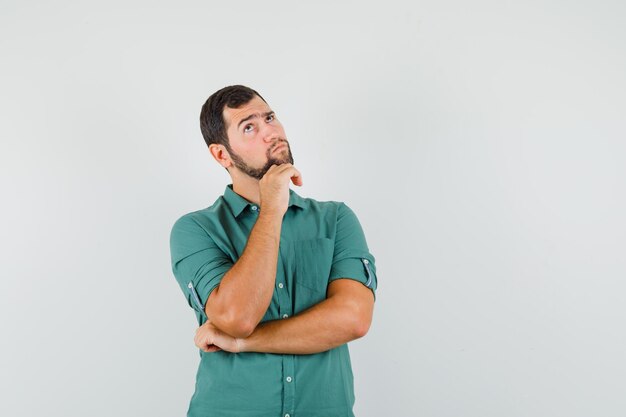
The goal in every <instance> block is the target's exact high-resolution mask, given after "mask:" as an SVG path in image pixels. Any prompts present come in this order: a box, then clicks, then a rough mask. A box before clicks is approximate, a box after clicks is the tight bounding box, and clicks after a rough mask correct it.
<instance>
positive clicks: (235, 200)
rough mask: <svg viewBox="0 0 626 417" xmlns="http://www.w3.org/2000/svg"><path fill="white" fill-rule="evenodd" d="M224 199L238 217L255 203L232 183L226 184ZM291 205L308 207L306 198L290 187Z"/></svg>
mask: <svg viewBox="0 0 626 417" xmlns="http://www.w3.org/2000/svg"><path fill="white" fill-rule="evenodd" d="M224 200H226V203H227V204H228V206H229V207H230V210H231V211H232V213H233V216H235V217H238V216H239V215H240V214H241V212H242V211H243V210H244V209H245V208H246V207H248V206H252V205H255V204H254V203H251V202H250V201H248V200H246V199H245V198H243V197H242V196H240V195H239V194H237V193H236V192H235V191H233V185H232V184H228V185H227V186H226V189H225V190H224ZM291 206H296V207H300V208H302V209H303V208H305V207H306V205H305V203H304V199H303V198H302V197H300V196H299V195H298V194H296V192H295V191H293V190H292V189H289V207H291Z"/></svg>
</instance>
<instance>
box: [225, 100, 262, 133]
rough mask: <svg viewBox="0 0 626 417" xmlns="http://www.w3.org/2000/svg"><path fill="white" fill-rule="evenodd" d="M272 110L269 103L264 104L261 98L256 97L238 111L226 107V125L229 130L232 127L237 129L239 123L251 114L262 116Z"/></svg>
mask: <svg viewBox="0 0 626 417" xmlns="http://www.w3.org/2000/svg"><path fill="white" fill-rule="evenodd" d="M271 110H272V109H270V106H268V105H267V103H266V102H264V101H263V100H262V99H261V98H260V97H259V96H254V98H253V99H252V100H250V101H249V102H247V103H246V104H244V105H243V106H241V107H239V108H238V109H233V108H230V107H228V106H225V107H224V111H223V115H224V122H225V123H226V128H227V129H230V128H231V127H232V126H234V127H235V128H237V124H238V123H239V121H240V120H242V119H245V118H246V117H248V116H250V115H251V114H255V113H258V114H262V113H265V112H268V111H271Z"/></svg>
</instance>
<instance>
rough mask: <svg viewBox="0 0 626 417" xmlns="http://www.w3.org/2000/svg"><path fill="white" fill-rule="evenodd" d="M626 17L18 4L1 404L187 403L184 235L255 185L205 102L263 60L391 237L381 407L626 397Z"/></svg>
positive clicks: (368, 218) (363, 359) (1, 0)
mask: <svg viewBox="0 0 626 417" xmlns="http://www.w3.org/2000/svg"><path fill="white" fill-rule="evenodd" d="M625 18H626V7H625V6H624V3H623V2H620V1H594V2H592V1H590V0H587V1H585V0H583V1H577V0H574V1H564V0H563V1H495V0H493V1H486V0H480V1H472V2H465V1H460V0H456V1H441V0H439V1H434V0H424V1H410V2H409V1H384V2H357V1H332V2H331V1H320V2H306V3H305V2H295V1H291V2H288V1H263V2H260V1H259V2H252V1H238V2H213V1H196V2H178V3H174V2H159V1H157V2H148V1H144V2H132V1H130V2H129V1H124V2H122V1H107V2H79V1H73V2H68V1H56V2H45V1H39V2H28V1H19V2H18V1H13V0H0V117H1V124H0V138H1V143H2V147H1V150H0V151H1V152H0V172H1V179H0V187H1V188H0V189H1V193H2V194H1V195H2V202H1V204H0V225H1V230H2V233H1V236H2V238H1V239H2V240H1V244H2V246H1V248H0V249H1V250H0V256H1V258H0V261H1V262H2V272H1V279H0V297H1V298H0V326H1V327H0V349H1V352H0V398H1V399H0V415H2V416H11V417H22V416H59V417H66V416H67V417H69V416H90V417H108V416H154V417H157V416H163V417H172V416H183V415H185V413H186V411H187V406H188V403H189V399H190V398H191V395H192V393H193V387H194V381H195V372H196V369H197V365H198V361H199V355H198V351H197V349H196V348H195V346H194V344H193V335H194V331H195V328H196V322H195V318H194V315H193V313H192V310H191V309H190V308H189V307H188V305H187V304H186V301H185V299H184V296H183V294H182V292H181V291H180V288H179V287H178V285H177V284H176V281H175V279H174V277H173V275H172V273H171V268H170V259H169V232H170V229H171V226H172V224H173V222H174V221H175V220H176V219H177V218H178V217H179V216H181V215H183V214H185V213H187V212H189V211H193V210H197V209H201V208H204V207H207V206H209V205H210V204H212V203H213V202H214V201H215V199H216V198H217V197H218V196H219V195H220V194H221V193H222V192H223V190H224V187H225V185H226V184H228V183H229V180H230V178H229V177H228V176H227V173H226V171H224V169H222V168H221V167H219V166H218V165H217V163H216V162H215V161H214V160H213V159H211V158H210V155H209V153H208V150H207V148H206V145H205V144H204V142H203V139H202V136H201V134H200V129H199V123H198V116H199V112H200V107H201V105H202V104H203V103H204V101H205V100H206V98H207V97H208V96H209V95H210V94H211V93H212V92H214V91H216V90H217V89H219V88H222V87H224V86H226V85H231V84H244V85H248V86H250V87H252V88H254V89H256V90H258V91H259V92H260V93H261V94H262V95H263V96H264V97H265V99H266V100H268V102H269V103H270V105H271V106H272V108H273V109H274V110H275V111H276V113H277V115H278V117H279V118H280V120H281V121H282V123H283V125H284V126H285V129H286V133H287V137H288V139H289V140H290V143H291V147H292V150H293V153H294V158H295V165H296V167H298V168H299V169H300V170H301V172H302V174H303V178H304V186H303V187H301V188H297V190H296V191H297V192H298V193H299V194H300V195H302V196H305V197H312V198H315V199H318V200H336V201H344V202H346V203H347V204H348V205H349V206H350V207H351V208H352V209H353V210H354V211H355V212H356V214H357V216H358V217H359V219H360V221H361V224H362V226H363V228H364V230H365V233H366V236H367V240H368V243H369V246H370V249H371V252H372V253H373V254H374V256H375V257H376V260H377V268H378V285H379V289H378V292H377V302H376V306H375V315H374V321H373V324H372V327H371V329H370V332H369V333H368V334H367V335H366V336H365V338H363V339H360V340H357V341H354V342H352V343H350V350H351V353H352V364H353V369H354V375H355V391H356V405H355V409H354V410H355V413H356V415H357V416H358V417H376V416H383V415H389V416H420V417H421V416H423V417H457V416H471V417H501V416H507V417H521V416H532V417H554V416H567V417H577V416H581V417H582V416H592V415H593V416H602V417H611V416H624V415H625V414H626V395H625V394H626V360H625V359H624V350H625V347H626V335H625V332H624V324H625V322H626V307H625V296H624V294H625V292H626V284H625V283H624V278H625V276H626V261H625V257H624V249H625V248H626V222H625V221H624V212H625V210H626V204H625V203H626V198H625V196H624V190H625V185H626V184H625V179H626V176H625V174H626V169H625V167H624V162H625V151H626V144H625V142H624V139H625V136H626V135H625V134H626V126H625V122H624V119H625V117H624V116H625V110H626V101H625V97H626V82H625V77H624V74H626V54H625V53H624V44H625V43H626V29H625V28H626V26H624V21H625ZM292 187H293V186H292ZM294 188H296V187H294ZM294 417H298V416H294Z"/></svg>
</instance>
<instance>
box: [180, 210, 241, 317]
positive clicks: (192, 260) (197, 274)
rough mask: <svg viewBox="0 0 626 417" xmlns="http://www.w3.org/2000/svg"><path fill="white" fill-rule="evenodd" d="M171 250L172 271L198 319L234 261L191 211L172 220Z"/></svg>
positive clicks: (202, 314)
mask: <svg viewBox="0 0 626 417" xmlns="http://www.w3.org/2000/svg"><path fill="white" fill-rule="evenodd" d="M170 253H171V259H172V272H173V273H174V276H175V277H176V280H177V281H178V284H179V285H180V288H181V289H182V291H183V293H184V294H185V297H186V299H187V303H188V304H189V306H190V307H191V308H193V309H194V310H195V311H196V312H197V316H198V320H199V321H201V317H202V316H204V314H205V313H204V311H205V306H206V301H207V300H208V298H209V295H211V292H212V291H213V290H214V289H215V287H217V285H218V284H219V283H220V282H221V281H222V278H223V277H224V275H225V274H226V272H227V271H228V270H229V269H230V268H231V267H232V266H233V262H232V260H231V259H230V257H229V256H228V255H226V254H225V253H224V252H223V251H222V250H221V249H220V248H219V247H218V246H217V245H216V244H215V242H214V240H213V239H212V238H211V237H210V236H209V234H208V233H207V231H206V230H205V229H204V228H203V227H202V226H201V225H200V224H199V223H198V222H197V221H196V220H194V218H193V216H192V214H191V213H190V214H186V215H185V216H183V217H181V218H180V219H178V220H177V221H176V223H174V226H173V227H172V232H171V234H170Z"/></svg>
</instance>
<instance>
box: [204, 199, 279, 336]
mask: <svg viewBox="0 0 626 417" xmlns="http://www.w3.org/2000/svg"><path fill="white" fill-rule="evenodd" d="M282 220H283V219H282V215H280V216H279V215H276V214H273V213H267V214H266V213H265V212H264V210H261V211H260V213H259V217H258V219H257V221H256V223H255V225H254V227H253V228H252V231H251V232H250V236H249V237H248V243H247V244H246V247H245V249H244V251H243V253H242V254H241V257H239V260H238V261H237V262H235V264H234V265H233V266H232V267H231V269H230V270H229V271H228V272H227V273H226V274H225V275H224V277H223V278H222V281H221V282H220V284H219V285H218V286H217V287H216V288H215V289H214V290H213V291H212V292H211V295H210V296H209V299H208V300H207V303H206V309H205V311H206V315H207V317H208V318H209V320H210V321H211V322H212V323H213V324H214V325H215V326H216V327H217V328H218V329H220V330H222V331H224V332H225V333H228V334H229V335H231V336H234V337H247V336H249V335H250V334H251V333H252V332H253V331H254V329H255V328H256V326H257V324H258V323H259V322H260V321H261V319H262V318H263V316H264V315H265V312H266V311H267V308H268V306H269V304H270V302H271V301H272V294H273V293H274V282H275V279H276V265H277V263H278V248H279V244H280V231H281V225H282Z"/></svg>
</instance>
